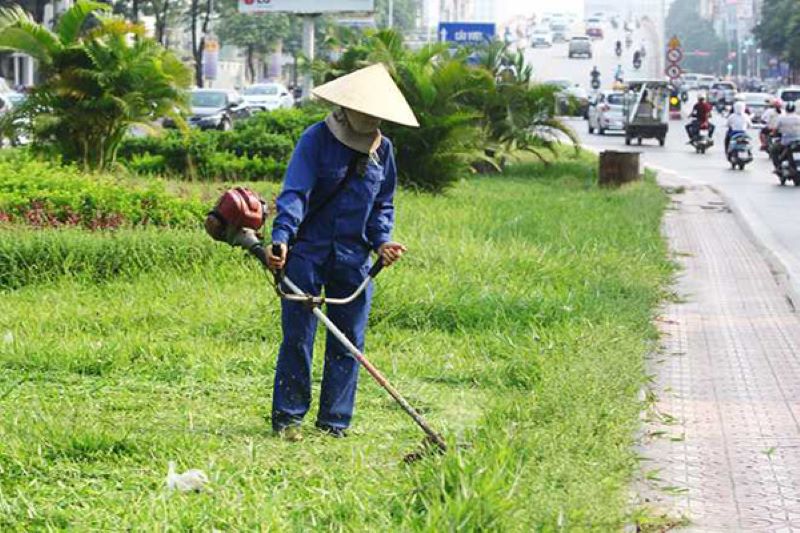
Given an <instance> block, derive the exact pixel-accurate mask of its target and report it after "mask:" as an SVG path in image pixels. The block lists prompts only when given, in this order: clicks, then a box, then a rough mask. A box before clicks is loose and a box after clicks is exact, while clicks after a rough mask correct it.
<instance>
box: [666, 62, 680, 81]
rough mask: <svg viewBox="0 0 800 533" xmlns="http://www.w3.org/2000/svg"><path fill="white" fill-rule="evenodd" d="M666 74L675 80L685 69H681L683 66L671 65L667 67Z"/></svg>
mask: <svg viewBox="0 0 800 533" xmlns="http://www.w3.org/2000/svg"><path fill="white" fill-rule="evenodd" d="M666 74H667V77H668V78H669V79H670V80H673V81H674V80H677V79H678V78H680V77H681V74H683V71H682V70H681V67H679V66H678V65H670V66H668V67H667V71H666Z"/></svg>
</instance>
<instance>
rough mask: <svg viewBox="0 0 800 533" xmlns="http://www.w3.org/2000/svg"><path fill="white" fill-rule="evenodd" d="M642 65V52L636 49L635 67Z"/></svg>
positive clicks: (634, 55)
mask: <svg viewBox="0 0 800 533" xmlns="http://www.w3.org/2000/svg"><path fill="white" fill-rule="evenodd" d="M637 65H638V66H637ZM640 66H642V53H641V52H640V51H639V50H636V51H635V52H634V53H633V68H639V67H640Z"/></svg>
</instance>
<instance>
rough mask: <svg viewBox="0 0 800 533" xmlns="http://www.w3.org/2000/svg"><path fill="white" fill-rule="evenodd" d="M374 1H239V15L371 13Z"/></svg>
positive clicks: (373, 8)
mask: <svg viewBox="0 0 800 533" xmlns="http://www.w3.org/2000/svg"><path fill="white" fill-rule="evenodd" d="M373 11H375V0H325V1H320V0H239V13H297V14H312V13H350V12H373Z"/></svg>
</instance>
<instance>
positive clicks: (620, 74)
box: [614, 65, 623, 82]
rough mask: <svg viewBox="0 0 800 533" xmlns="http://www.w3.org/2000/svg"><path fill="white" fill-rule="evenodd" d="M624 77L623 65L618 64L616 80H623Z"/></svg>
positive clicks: (615, 73)
mask: <svg viewBox="0 0 800 533" xmlns="http://www.w3.org/2000/svg"><path fill="white" fill-rule="evenodd" d="M622 79H623V78H622V65H617V69H616V70H615V71H614V80H616V81H618V82H622Z"/></svg>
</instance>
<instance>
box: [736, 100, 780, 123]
mask: <svg viewBox="0 0 800 533" xmlns="http://www.w3.org/2000/svg"><path fill="white" fill-rule="evenodd" d="M774 98H775V97H774V96H772V95H771V94H769V93H739V94H737V95H736V99H737V100H739V101H741V102H744V103H745V105H746V106H747V111H748V112H749V113H750V120H752V121H753V124H759V123H760V122H761V115H763V114H764V111H766V110H767V108H768V107H769V106H770V105H772V100H773V99H774Z"/></svg>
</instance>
